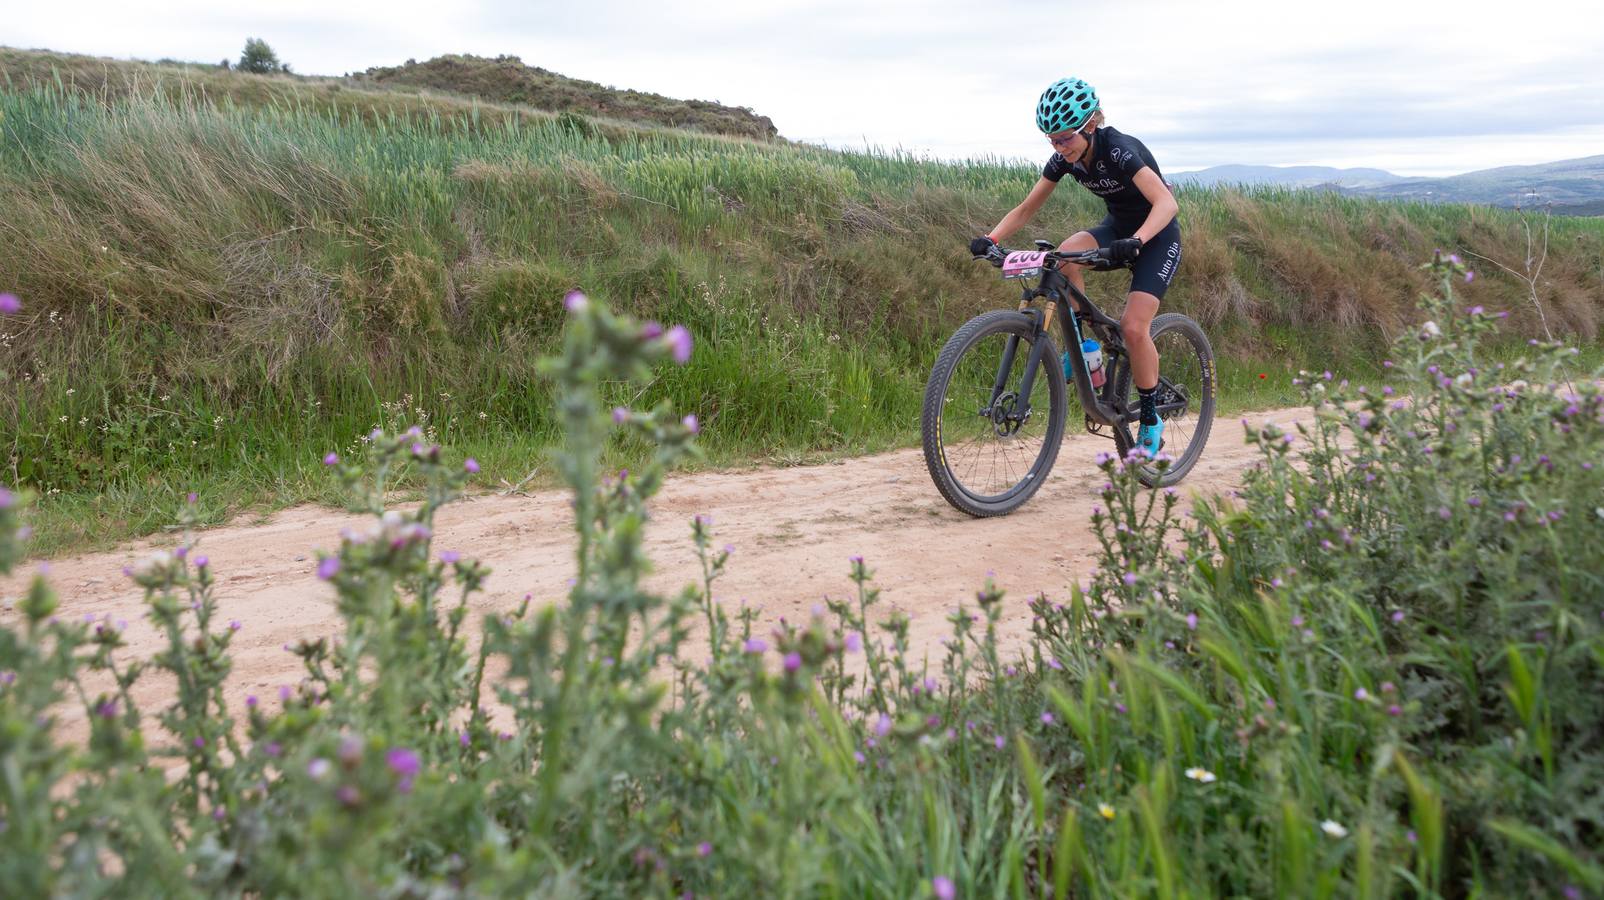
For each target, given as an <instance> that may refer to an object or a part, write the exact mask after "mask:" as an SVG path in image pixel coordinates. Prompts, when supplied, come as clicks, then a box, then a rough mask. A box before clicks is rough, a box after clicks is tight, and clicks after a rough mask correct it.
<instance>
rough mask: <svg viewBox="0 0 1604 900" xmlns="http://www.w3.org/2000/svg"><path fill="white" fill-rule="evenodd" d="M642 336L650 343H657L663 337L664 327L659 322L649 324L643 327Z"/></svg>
mask: <svg viewBox="0 0 1604 900" xmlns="http://www.w3.org/2000/svg"><path fill="white" fill-rule="evenodd" d="M640 336H641V337H643V338H645V339H646V340H648V341H655V340H657V339H658V338H660V337H662V336H663V326H662V325H660V324H658V323H657V322H655V321H653V322H647V323H646V324H645V325H642V326H641V329H640Z"/></svg>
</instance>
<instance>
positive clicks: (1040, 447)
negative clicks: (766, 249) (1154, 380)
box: [920, 241, 1217, 516]
mask: <svg viewBox="0 0 1604 900" xmlns="http://www.w3.org/2000/svg"><path fill="white" fill-rule="evenodd" d="M1035 244H1036V248H1037V249H1035V250H1014V251H1010V250H1005V249H1003V248H1001V247H994V248H993V249H992V252H991V253H990V254H988V255H987V256H984V257H976V259H977V260H978V259H984V260H986V261H987V262H990V263H991V264H992V265H995V266H997V267H998V268H1000V269H1001V270H1002V277H1003V278H1004V279H1005V280H1023V281H1025V282H1026V283H1025V284H1024V285H1023V292H1022V296H1021V297H1020V302H1019V308H1018V309H1017V310H1008V309H999V310H993V311H991V312H986V313H981V314H980V315H978V316H976V317H974V318H973V319H970V320H969V321H968V322H967V323H965V324H964V325H963V327H961V328H959V329H958V330H957V331H956V332H955V333H954V334H953V336H952V337H951V338H949V339H948V340H947V343H946V345H945V346H943V347H942V348H941V354H940V355H939V356H938V357H937V358H936V364H935V366H934V367H933V368H932V369H931V371H930V380H929V382H928V383H927V384H926V386H925V397H924V412H923V415H922V416H921V419H920V430H921V432H922V435H923V438H924V452H925V465H926V467H927V468H929V470H930V477H931V479H932V480H934V481H935V483H936V489H937V490H939V491H941V496H943V497H945V498H946V499H947V502H949V503H951V504H952V505H953V506H955V507H957V508H958V509H960V510H963V511H964V512H966V513H968V514H970V515H972V516H1000V515H1006V514H1008V513H1010V512H1013V511H1014V510H1016V509H1018V508H1019V507H1020V506H1021V505H1023V504H1024V503H1025V501H1026V500H1029V499H1030V497H1031V495H1033V494H1035V493H1036V491H1037V490H1038V489H1039V488H1040V487H1041V485H1042V482H1044V481H1046V480H1047V473H1048V472H1049V471H1051V470H1052V468H1053V462H1054V461H1056V460H1057V458H1058V448H1059V445H1060V444H1061V443H1062V442H1063V439H1064V427H1065V422H1066V420H1067V418H1068V410H1067V408H1066V398H1065V382H1066V377H1067V378H1070V379H1073V381H1074V384H1075V391H1076V396H1077V397H1078V398H1079V400H1080V407H1081V411H1082V412H1083V413H1084V414H1085V418H1086V430H1087V431H1088V432H1090V433H1092V434H1097V435H1102V436H1104V437H1108V438H1110V439H1112V440H1113V441H1114V447H1115V449H1116V450H1117V451H1118V453H1119V456H1120V457H1121V458H1125V459H1132V460H1133V463H1132V464H1134V465H1136V467H1137V471H1136V474H1137V477H1138V478H1139V479H1140V480H1141V482H1142V484H1144V485H1147V486H1148V487H1164V486H1168V485H1172V484H1175V483H1177V482H1179V481H1180V480H1181V479H1182V478H1185V477H1186V473H1187V472H1189V471H1191V469H1192V467H1193V466H1194V465H1196V464H1197V461H1198V457H1200V456H1201V455H1202V453H1203V446H1204V444H1206V443H1207V442H1208V439H1209V429H1210V427H1211V426H1212V425H1213V423H1214V399H1215V393H1216V390H1217V384H1216V381H1215V367H1214V350H1213V348H1212V347H1210V346H1209V339H1208V336H1207V335H1205V334H1204V333H1203V329H1202V327H1200V326H1199V325H1198V324H1197V323H1196V322H1194V321H1193V320H1191V319H1190V318H1187V317H1186V316H1183V315H1179V314H1177V313H1163V314H1161V315H1158V316H1155V317H1154V318H1153V325H1152V331H1151V333H1152V335H1153V343H1154V344H1156V345H1157V346H1158V352H1159V360H1160V367H1161V373H1160V375H1159V382H1158V393H1157V395H1156V400H1157V407H1158V414H1159V416H1160V417H1161V418H1163V419H1164V422H1165V428H1164V444H1163V446H1162V447H1161V448H1160V450H1159V454H1158V457H1157V458H1152V459H1150V458H1148V457H1147V456H1146V454H1145V452H1143V451H1141V450H1137V451H1136V453H1137V454H1138V457H1139V458H1133V457H1132V455H1131V454H1132V449H1133V448H1135V447H1136V441H1135V435H1134V431H1135V429H1136V427H1137V425H1138V424H1139V422H1140V419H1141V406H1140V400H1139V398H1138V396H1137V393H1136V388H1135V385H1134V384H1133V383H1132V381H1131V367H1130V356H1129V354H1128V352H1127V351H1126V349H1125V341H1124V339H1123V337H1121V335H1120V327H1119V322H1118V321H1117V320H1115V319H1111V318H1109V317H1108V316H1107V315H1105V314H1104V313H1103V312H1102V311H1101V310H1099V309H1098V308H1097V306H1096V305H1095V304H1094V303H1092V301H1091V299H1090V298H1089V297H1087V296H1086V294H1084V293H1083V292H1081V291H1079V290H1077V289H1076V288H1075V286H1074V285H1072V284H1070V282H1069V278H1068V277H1067V276H1066V275H1064V273H1063V272H1062V271H1061V270H1060V267H1061V266H1063V265H1066V264H1081V265H1086V266H1088V267H1089V268H1091V269H1092V270H1093V271H1109V270H1112V269H1118V268H1124V266H1123V265H1122V264H1119V263H1115V262H1113V261H1112V260H1110V259H1109V257H1108V255H1107V251H1106V250H1088V251H1083V252H1073V253H1064V252H1060V251H1057V250H1054V249H1053V245H1052V244H1050V243H1048V242H1047V241H1036V242H1035ZM1038 276H1039V280H1036V281H1035V283H1034V285H1033V284H1032V282H1031V280H1032V279H1038ZM1071 299H1073V300H1074V301H1075V303H1074V304H1071V303H1070V302H1069V301H1070V300H1071ZM1037 300H1041V301H1043V302H1042V303H1037V302H1036V301H1037ZM1077 309H1078V310H1079V312H1078V313H1077V311H1076V310H1077ZM1055 323H1056V324H1057V325H1058V328H1059V333H1060V334H1062V335H1063V337H1064V347H1065V350H1066V351H1067V362H1065V363H1061V362H1060V356H1059V353H1058V351H1057V350H1056V348H1055V345H1054V342H1053V336H1052V330H1053V325H1054V324H1055ZM1087 337H1095V338H1096V339H1097V340H1098V341H1099V342H1101V344H1102V354H1103V359H1104V362H1103V365H1102V373H1103V375H1104V377H1103V378H1102V380H1101V383H1094V375H1093V373H1092V372H1091V371H1090V370H1089V369H1088V367H1087V359H1086V354H1085V353H1084V352H1083V351H1082V349H1081V345H1082V342H1083V341H1084V340H1085V339H1086V338H1087ZM1066 368H1067V369H1068V372H1067V373H1066V372H1065V369H1066Z"/></svg>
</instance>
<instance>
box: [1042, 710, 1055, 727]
mask: <svg viewBox="0 0 1604 900" xmlns="http://www.w3.org/2000/svg"><path fill="white" fill-rule="evenodd" d="M1041 723H1042V724H1043V725H1051V724H1053V714H1052V713H1050V712H1044V713H1042V714H1041Z"/></svg>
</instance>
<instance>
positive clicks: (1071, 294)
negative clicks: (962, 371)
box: [988, 260, 1141, 427]
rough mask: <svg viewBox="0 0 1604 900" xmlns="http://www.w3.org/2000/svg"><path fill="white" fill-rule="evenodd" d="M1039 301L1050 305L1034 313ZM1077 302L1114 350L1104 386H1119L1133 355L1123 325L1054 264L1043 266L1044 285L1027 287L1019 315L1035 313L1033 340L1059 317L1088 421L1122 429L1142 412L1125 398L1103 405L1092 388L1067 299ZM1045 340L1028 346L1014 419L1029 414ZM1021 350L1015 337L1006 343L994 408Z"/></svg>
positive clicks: (1076, 320) (995, 386) (993, 397)
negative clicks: (1121, 369) (1118, 368)
mask: <svg viewBox="0 0 1604 900" xmlns="http://www.w3.org/2000/svg"><path fill="white" fill-rule="evenodd" d="M1037 297H1044V298H1046V300H1047V303H1046V305H1045V306H1044V307H1042V308H1041V309H1035V310H1033V309H1032V308H1031V305H1030V304H1031V302H1032V301H1034V300H1035V299H1036V298H1037ZM1071 298H1073V299H1074V300H1075V301H1076V302H1077V303H1079V304H1080V306H1081V308H1082V309H1084V310H1086V312H1085V313H1084V314H1083V316H1084V318H1085V319H1087V321H1088V322H1089V324H1090V325H1091V326H1093V327H1094V328H1097V327H1101V329H1102V331H1103V334H1102V335H1101V336H1102V337H1104V339H1105V340H1104V344H1106V345H1107V346H1108V347H1109V349H1110V351H1112V352H1110V353H1109V354H1108V355H1109V357H1110V359H1111V362H1110V364H1109V372H1108V380H1107V381H1106V382H1105V386H1106V385H1112V384H1115V383H1116V382H1117V380H1118V378H1117V376H1118V374H1119V373H1118V372H1117V371H1115V370H1114V367H1115V366H1117V365H1129V364H1130V363H1129V359H1128V357H1129V354H1128V353H1127V352H1126V350H1125V342H1124V341H1123V340H1122V339H1120V338H1119V333H1120V330H1119V322H1117V321H1115V320H1114V319H1111V318H1109V317H1108V315H1107V314H1105V313H1104V312H1103V311H1102V310H1100V309H1098V308H1097V305H1096V304H1095V303H1093V302H1092V301H1091V298H1089V297H1087V296H1086V294H1085V293H1083V292H1081V291H1080V290H1077V289H1076V288H1075V286H1074V285H1073V284H1070V282H1069V278H1068V277H1067V276H1065V275H1064V273H1063V272H1060V271H1059V270H1058V266H1057V264H1056V261H1053V260H1047V261H1046V263H1045V264H1044V265H1043V266H1042V274H1041V283H1040V284H1038V285H1037V286H1036V287H1034V288H1025V291H1024V295H1023V296H1022V297H1021V298H1020V302H1019V311H1020V312H1022V313H1030V314H1032V318H1033V319H1034V320H1035V325H1036V327H1035V337H1036V338H1039V337H1041V335H1042V334H1044V333H1046V331H1047V330H1048V329H1049V328H1051V327H1052V318H1053V317H1054V316H1055V315H1056V316H1057V318H1058V322H1059V325H1060V326H1061V327H1062V329H1063V334H1064V342H1065V343H1066V344H1068V346H1067V347H1065V348H1064V349H1065V350H1066V351H1068V353H1069V358H1070V362H1071V364H1072V366H1073V368H1074V372H1075V390H1076V392H1077V394H1078V396H1079V398H1080V405H1081V409H1083V410H1084V411H1085V412H1086V415H1087V417H1088V418H1090V419H1091V420H1092V421H1094V422H1097V423H1098V424H1101V425H1108V426H1113V427H1120V426H1123V425H1125V424H1128V423H1130V422H1134V421H1136V420H1137V419H1139V418H1140V417H1141V414H1140V412H1132V411H1131V409H1130V408H1129V406H1128V405H1127V404H1126V402H1125V399H1124V398H1122V397H1110V398H1109V400H1110V402H1104V401H1103V399H1102V398H1101V397H1098V396H1097V389H1096V388H1095V387H1093V386H1092V379H1091V375H1090V374H1088V373H1087V371H1086V355H1085V354H1084V353H1083V352H1082V351H1081V346H1080V345H1081V341H1082V340H1083V338H1082V336H1081V328H1080V319H1081V317H1078V316H1076V314H1075V311H1074V307H1072V306H1071V305H1070V304H1069V303H1068V302H1067V301H1068V300H1069V299H1071ZM1046 347H1047V344H1046V342H1045V341H1041V340H1032V341H1031V346H1030V359H1029V361H1028V362H1027V364H1026V366H1025V376H1024V379H1023V380H1022V381H1021V382H1020V384H1019V397H1020V406H1019V407H1018V408H1016V410H1015V413H1014V415H1013V416H1010V418H1017V419H1018V420H1019V421H1024V419H1025V418H1026V417H1028V416H1029V415H1030V392H1031V388H1032V387H1033V386H1034V384H1035V381H1036V372H1037V370H1039V369H1040V368H1041V360H1042V356H1043V354H1044V353H1046ZM1018 349H1019V338H1018V337H1017V336H1015V337H1010V338H1009V339H1008V345H1007V347H1006V348H1005V349H1004V350H1003V358H1002V363H1001V365H999V366H998V368H997V380H996V382H995V383H994V384H993V385H992V392H991V403H990V404H988V408H989V407H990V406H993V405H995V404H996V402H997V399H998V397H1000V396H1001V395H1002V391H1003V387H1004V386H1005V385H1006V384H1007V381H1008V373H1009V371H1011V370H1012V368H1013V364H1014V357H1015V356H1016V355H1017V353H1018Z"/></svg>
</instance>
